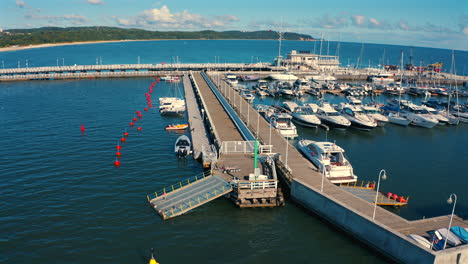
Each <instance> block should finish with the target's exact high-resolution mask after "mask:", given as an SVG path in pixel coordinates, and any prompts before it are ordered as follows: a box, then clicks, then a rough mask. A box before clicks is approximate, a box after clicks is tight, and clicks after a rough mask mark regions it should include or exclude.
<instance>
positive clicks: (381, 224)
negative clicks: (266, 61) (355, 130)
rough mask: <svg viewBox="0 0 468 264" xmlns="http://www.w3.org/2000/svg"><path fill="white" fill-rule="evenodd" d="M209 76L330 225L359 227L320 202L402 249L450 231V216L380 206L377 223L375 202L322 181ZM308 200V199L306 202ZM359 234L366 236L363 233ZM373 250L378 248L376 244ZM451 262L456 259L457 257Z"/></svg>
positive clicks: (300, 196) (296, 192)
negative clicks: (408, 214)
mask: <svg viewBox="0 0 468 264" xmlns="http://www.w3.org/2000/svg"><path fill="white" fill-rule="evenodd" d="M209 76H210V78H211V80H212V81H213V82H214V83H215V84H216V85H217V87H218V89H219V91H220V92H221V93H222V94H223V95H224V96H225V97H226V98H227V100H228V101H229V102H230V103H231V105H232V106H233V108H234V109H236V111H237V114H238V115H239V117H240V118H241V119H242V120H244V122H245V123H246V124H247V125H248V126H249V128H250V130H251V131H252V132H253V133H254V134H256V136H257V138H259V140H260V141H261V142H262V143H263V144H268V145H273V149H272V152H274V153H277V154H279V155H280V157H279V160H278V162H277V164H278V167H279V168H282V173H281V174H282V175H283V178H284V179H285V181H286V182H287V183H288V184H289V186H290V187H291V194H292V198H293V199H294V200H296V201H298V202H299V203H301V204H302V205H304V206H306V207H307V208H313V210H314V211H315V212H317V213H319V214H320V215H321V216H322V217H324V218H326V219H327V220H329V221H330V222H336V223H340V225H341V226H340V227H341V228H344V229H349V230H354V229H356V227H355V226H352V225H350V223H346V222H345V223H342V222H343V219H338V217H339V215H340V214H338V212H336V213H332V211H330V210H331V207H330V208H327V207H323V208H322V207H321V206H320V205H319V204H322V203H319V201H323V203H324V204H329V203H332V204H333V206H335V207H336V208H340V209H339V210H341V211H340V213H342V214H352V215H353V217H357V218H356V219H362V220H363V221H368V222H367V224H366V225H367V226H368V227H369V228H380V230H387V231H385V232H390V233H391V234H393V235H391V236H392V239H395V241H398V242H394V243H396V244H398V245H400V243H403V244H404V243H406V242H400V241H399V240H398V239H396V238H395V237H399V239H404V240H405V239H406V240H408V238H405V236H406V235H409V234H418V235H422V236H427V232H428V231H431V230H434V229H438V228H443V227H447V226H448V225H449V219H450V216H441V217H437V218H428V219H422V220H417V221H409V220H407V219H404V218H402V217H400V216H399V215H396V214H394V213H392V212H390V211H388V210H386V209H384V208H381V207H379V206H377V210H376V214H375V219H373V218H372V216H373V211H374V204H373V202H369V201H367V200H366V199H363V198H362V197H359V196H356V195H354V194H352V193H351V192H349V191H347V190H345V189H343V188H341V187H339V186H336V185H334V184H332V183H330V182H329V181H327V180H324V181H322V174H321V173H319V172H318V170H317V168H316V167H315V166H314V165H313V164H312V163H311V162H309V161H308V160H307V159H305V158H304V157H303V156H302V155H301V154H300V153H299V151H298V150H297V149H296V148H295V146H294V145H293V144H292V143H291V142H289V141H288V140H286V139H285V138H284V137H282V136H281V135H280V134H279V133H278V132H277V131H276V130H274V129H272V128H271V127H270V125H269V124H268V123H267V122H266V121H265V120H264V119H263V118H262V117H261V116H260V115H259V114H258V112H257V111H256V110H255V109H254V108H253V107H252V105H251V104H249V103H247V102H246V101H245V100H244V99H242V98H241V96H240V95H239V94H238V93H237V92H235V91H234V89H233V88H232V87H231V86H229V85H228V84H227V83H226V82H225V81H224V80H222V76H220V74H219V73H210V74H209ZM322 183H323V185H322ZM305 197H308V198H307V199H306V198H305ZM314 197H315V198H314ZM309 199H316V201H312V200H311V201H308V200H309ZM364 219H366V220H364ZM376 226H378V227H376ZM452 226H462V227H468V221H466V220H463V219H461V218H460V217H458V216H455V217H454V219H453V223H452ZM356 232H363V230H361V231H356ZM359 236H363V237H361V240H364V241H365V242H366V241H367V242H369V240H367V239H365V238H364V237H365V236H366V234H364V233H362V234H359ZM413 244H414V243H413ZM371 246H373V247H378V246H376V245H374V244H373V245H371ZM463 248H465V249H464V250H468V245H465V246H463ZM454 249H455V248H454ZM379 250H381V251H382V250H383V251H384V252H383V253H385V254H389V255H391V256H392V257H395V256H394V254H393V253H389V252H385V250H384V249H381V248H380V249H379ZM431 253H432V252H431ZM440 258H443V257H440ZM451 258H453V256H452V257H451ZM434 259H435V258H434Z"/></svg>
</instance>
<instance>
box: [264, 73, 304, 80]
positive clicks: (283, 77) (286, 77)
mask: <svg viewBox="0 0 468 264" xmlns="http://www.w3.org/2000/svg"><path fill="white" fill-rule="evenodd" d="M268 78H270V79H273V80H279V81H295V80H297V79H298V78H297V76H295V75H292V74H289V73H275V74H271V75H268Z"/></svg>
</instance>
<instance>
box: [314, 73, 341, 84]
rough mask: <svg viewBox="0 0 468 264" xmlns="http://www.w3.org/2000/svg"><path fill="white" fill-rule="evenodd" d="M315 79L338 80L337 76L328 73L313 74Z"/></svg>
mask: <svg viewBox="0 0 468 264" xmlns="http://www.w3.org/2000/svg"><path fill="white" fill-rule="evenodd" d="M312 80H313V81H316V82H318V81H336V78H335V77H333V76H331V75H328V74H320V75H315V76H312Z"/></svg>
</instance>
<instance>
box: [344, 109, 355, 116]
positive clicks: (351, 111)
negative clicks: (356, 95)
mask: <svg viewBox="0 0 468 264" xmlns="http://www.w3.org/2000/svg"><path fill="white" fill-rule="evenodd" d="M343 111H344V112H345V113H346V114H348V115H350V116H354V112H353V110H351V109H349V108H345V109H344V110H343Z"/></svg>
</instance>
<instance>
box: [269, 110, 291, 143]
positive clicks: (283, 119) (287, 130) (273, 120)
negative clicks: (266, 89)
mask: <svg viewBox="0 0 468 264" xmlns="http://www.w3.org/2000/svg"><path fill="white" fill-rule="evenodd" d="M269 122H270V124H271V125H272V126H273V127H274V128H276V129H277V130H278V131H279V132H280V134H281V135H282V136H283V137H285V138H295V137H297V129H296V126H295V125H294V124H293V123H292V117H291V116H290V115H288V114H286V113H274V114H272V115H270V116H269Z"/></svg>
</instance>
